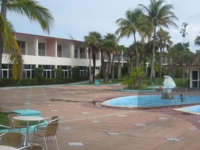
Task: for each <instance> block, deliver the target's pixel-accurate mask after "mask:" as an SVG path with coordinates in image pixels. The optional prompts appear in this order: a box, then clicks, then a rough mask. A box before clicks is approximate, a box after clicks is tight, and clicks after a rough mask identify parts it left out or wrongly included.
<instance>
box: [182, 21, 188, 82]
mask: <svg viewBox="0 0 200 150" xmlns="http://www.w3.org/2000/svg"><path fill="white" fill-rule="evenodd" d="M187 26H188V23H187V22H184V23H183V24H182V29H181V31H180V33H181V34H182V37H183V44H182V45H183V57H182V59H183V60H182V67H183V64H184V49H185V39H186V37H185V36H186V34H188V33H187V32H186V27H187ZM184 74H185V72H184V67H183V73H182V75H183V80H182V82H183V83H184Z"/></svg>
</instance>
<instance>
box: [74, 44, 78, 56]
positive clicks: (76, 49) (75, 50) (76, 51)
mask: <svg viewBox="0 0 200 150" xmlns="http://www.w3.org/2000/svg"><path fill="white" fill-rule="evenodd" d="M74 58H78V47H76V46H75V48H74Z"/></svg>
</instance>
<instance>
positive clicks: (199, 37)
mask: <svg viewBox="0 0 200 150" xmlns="http://www.w3.org/2000/svg"><path fill="white" fill-rule="evenodd" d="M194 43H195V45H197V46H200V36H197V37H196V39H195V41H194Z"/></svg>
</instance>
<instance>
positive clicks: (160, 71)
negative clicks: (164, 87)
mask: <svg viewBox="0 0 200 150" xmlns="http://www.w3.org/2000/svg"><path fill="white" fill-rule="evenodd" d="M162 52H163V51H162V48H160V69H159V84H162V83H161V76H162Z"/></svg>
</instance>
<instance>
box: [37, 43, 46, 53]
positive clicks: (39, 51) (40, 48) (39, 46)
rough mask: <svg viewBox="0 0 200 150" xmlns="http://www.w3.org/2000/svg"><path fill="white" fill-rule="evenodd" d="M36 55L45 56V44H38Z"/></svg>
mask: <svg viewBox="0 0 200 150" xmlns="http://www.w3.org/2000/svg"><path fill="white" fill-rule="evenodd" d="M38 55H39V56H45V43H38Z"/></svg>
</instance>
